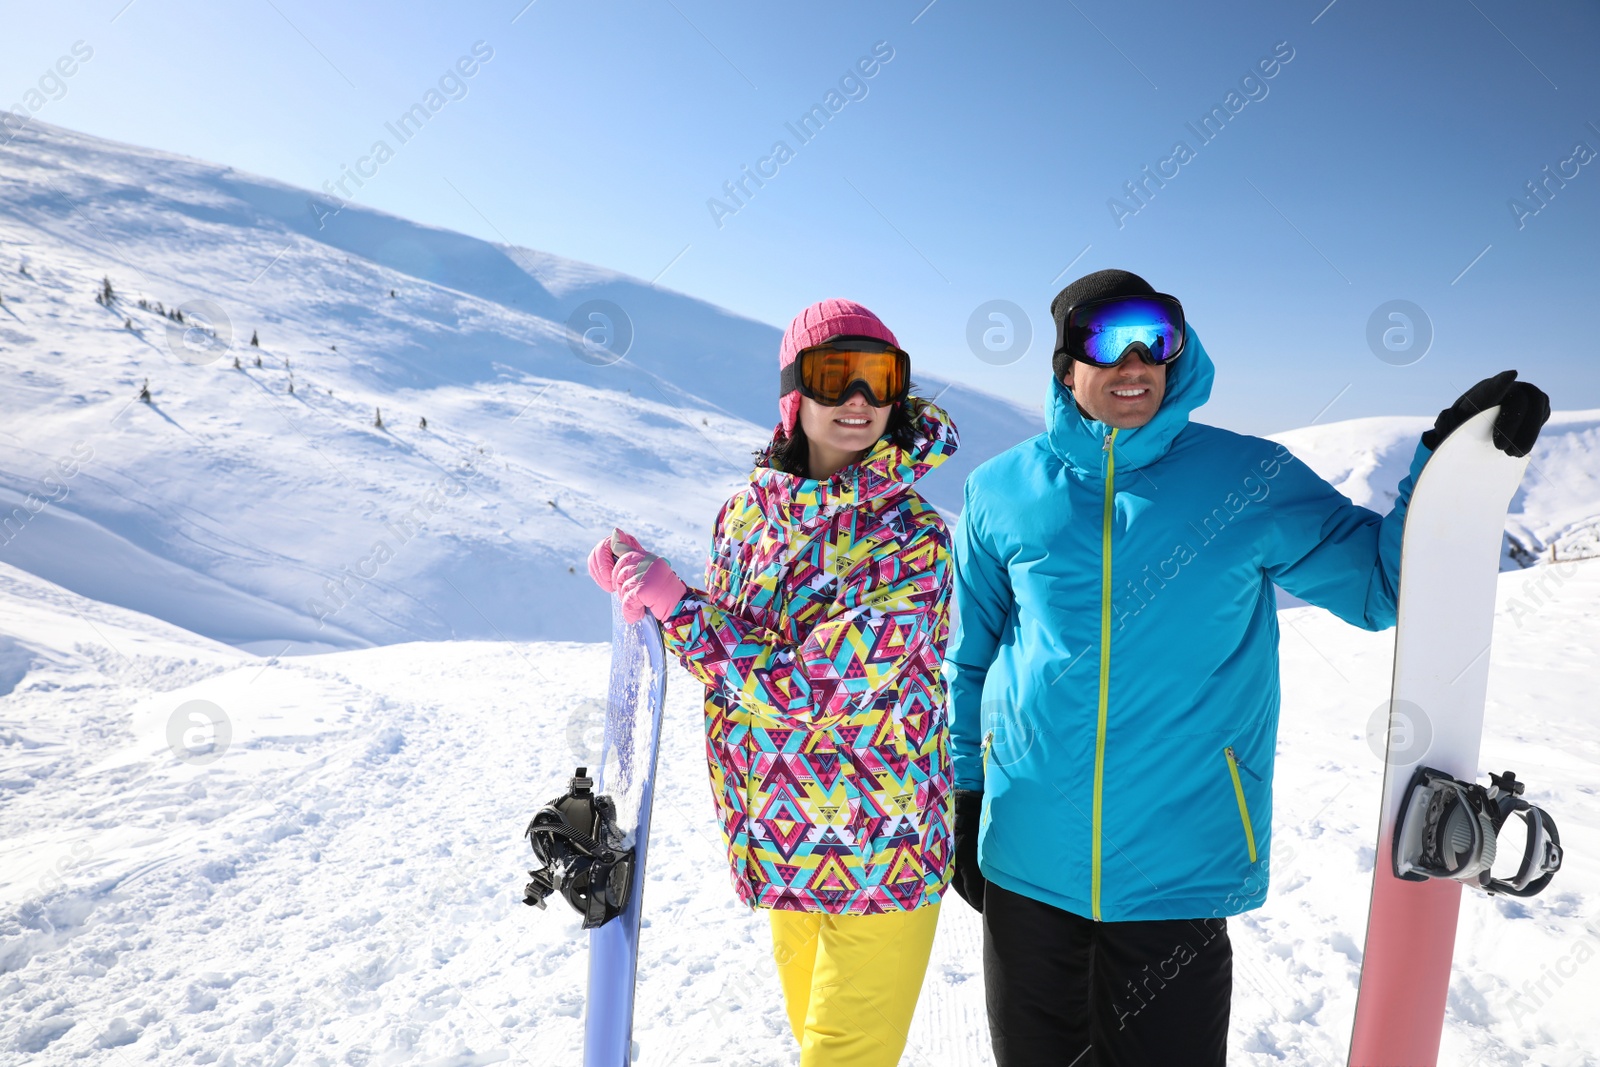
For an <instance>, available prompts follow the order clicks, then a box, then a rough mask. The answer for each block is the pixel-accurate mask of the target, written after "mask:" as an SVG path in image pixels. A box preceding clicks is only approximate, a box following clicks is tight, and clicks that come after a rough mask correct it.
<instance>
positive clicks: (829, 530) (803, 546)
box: [589, 300, 957, 1067]
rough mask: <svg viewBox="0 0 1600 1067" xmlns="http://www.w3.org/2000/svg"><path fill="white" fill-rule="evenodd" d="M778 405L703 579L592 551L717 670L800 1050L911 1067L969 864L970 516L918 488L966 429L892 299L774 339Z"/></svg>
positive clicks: (727, 738)
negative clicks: (962, 673) (949, 911)
mask: <svg viewBox="0 0 1600 1067" xmlns="http://www.w3.org/2000/svg"><path fill="white" fill-rule="evenodd" d="M778 366H779V371H780V381H781V398H780V400H779V403H778V407H779V413H780V421H779V425H778V428H777V431H776V433H775V434H774V436H773V439H772V442H771V444H770V445H768V446H767V448H766V449H764V450H763V451H761V452H760V453H758V454H757V457H756V465H755V469H754V471H752V472H751V475H750V485H749V487H748V488H745V489H741V490H740V491H739V492H737V493H735V494H734V496H733V498H732V499H730V500H729V501H728V502H727V503H726V504H725V505H723V508H722V511H721V513H720V514H719V515H718V516H717V522H716V528H715V533H714V537H713V541H712V552H711V561H710V565H709V566H708V568H707V572H706V590H705V591H704V592H701V591H700V590H697V589H692V588H689V587H687V586H685V585H684V583H683V581H682V580H681V579H680V578H678V576H677V575H676V574H674V573H673V571H672V568H671V566H670V565H669V564H668V563H667V562H666V561H665V560H663V559H661V558H659V557H657V556H654V555H651V554H650V553H648V552H646V551H645V550H644V549H643V548H642V547H641V546H640V545H639V544H638V542H637V541H635V540H633V539H632V538H631V537H628V536H627V535H626V534H622V533H621V532H620V531H619V532H618V534H617V538H618V542H619V543H620V544H621V545H623V546H625V548H626V551H624V552H622V554H621V556H620V558H617V556H616V555H615V554H614V553H613V550H612V547H611V546H612V542H611V540H610V539H607V540H606V541H602V542H601V543H600V544H599V545H597V546H596V547H595V549H594V552H593V553H592V554H591V555H590V557H589V573H590V574H591V575H592V576H593V577H594V580H595V581H596V583H598V584H599V585H600V587H601V588H603V589H606V590H607V591H610V590H612V589H613V588H615V590H616V592H617V593H618V595H619V596H621V598H622V607H623V611H624V614H625V616H626V617H629V618H634V619H637V618H640V617H642V616H643V613H644V612H645V611H649V612H650V613H651V614H652V615H654V616H655V617H656V619H658V620H659V621H660V622H661V631H662V636H663V638H664V639H665V641H666V646H667V648H668V649H669V650H671V651H672V652H673V653H674V654H676V655H677V657H678V658H679V659H680V660H682V662H683V665H684V667H685V668H687V669H688V671H689V672H690V673H691V674H693V675H694V676H695V677H696V678H698V679H699V680H700V681H701V682H703V683H704V684H705V686H706V704H705V711H706V753H707V758H708V762H709V764H710V771H711V790H712V795H713V796H714V798H715V800H716V803H717V808H718V813H719V815H720V816H721V819H722V830H723V836H724V838H725V840H726V842H727V848H728V859H729V862H730V863H731V865H732V868H733V883H734V887H735V888H736V889H737V890H738V893H739V898H740V899H741V900H743V901H744V902H745V903H746V904H748V905H750V906H751V907H756V908H765V909H768V910H769V911H770V914H771V917H772V941H773V954H774V957H775V959H776V960H777V964H778V977H779V982H780V984H781V985H782V987H783V995H784V1001H785V1006H786V1008H787V1012H788V1016H789V1025H790V1027H791V1028H792V1029H793V1031H794V1035H795V1038H796V1040H797V1041H799V1043H800V1047H801V1054H800V1063H801V1064H802V1065H803V1067H846V1065H848V1067H880V1065H881V1067H893V1065H894V1064H896V1063H898V1062H899V1059H900V1053H901V1051H902V1050H903V1049H904V1047H905V1043H906V1033H907V1030H908V1029H909V1027H910V1024H911V1017H912V1014H913V1012H914V1011H915V1010H916V1006H917V994H918V992H919V990H920V989H921V986H922V977H923V973H924V972H925V971H926V969H927V965H928V954H929V951H930V949H931V947H932V945H933V934H934V927H935V924H936V923H937V921H938V913H939V898H940V895H941V894H942V893H943V892H944V888H945V886H946V884H947V883H948V881H949V866H950V849H951V846H950V818H951V813H950V803H951V801H950V758H949V744H948V724H947V720H946V717H945V690H944V683H943V680H942V678H941V676H940V673H939V668H940V664H941V663H942V661H943V658H944V649H945V641H946V634H947V628H948V627H947V614H948V605H949V598H950V589H951V557H950V535H949V532H948V530H947V529H946V527H945V524H944V521H943V520H942V519H941V518H940V517H939V514H938V512H936V511H935V510H934V509H933V507H932V506H930V505H929V504H927V503H926V502H925V501H924V500H923V499H922V498H921V497H920V496H919V495H918V494H917V492H916V490H915V489H914V488H913V487H912V486H913V483H915V482H916V480H917V479H918V478H920V477H921V476H922V475H924V474H926V473H927V472H928V471H930V470H932V469H933V468H935V467H937V466H938V465H939V464H941V463H943V462H944V461H945V460H946V459H947V458H948V457H949V456H950V455H951V453H953V452H954V451H955V449H956V444H957V439H956V430H955V426H954V425H953V424H952V423H951V422H950V419H949V417H948V416H947V415H946V414H945V413H944V412H943V411H941V410H940V409H939V408H937V407H935V406H934V405H933V404H932V403H929V402H928V401H926V400H922V399H920V398H917V397H913V396H911V395H910V392H909V388H910V369H911V368H910V359H909V357H907V356H906V354H905V353H904V352H903V351H901V349H900V348H899V347H898V345H897V343H896V341H895V337H894V334H892V333H890V332H889V329H888V327H886V326H884V324H883V323H882V322H881V321H879V319H878V317H877V316H876V315H874V314H873V313H872V312H870V311H868V310H867V309H866V308H864V307H862V306H861V305H860V304H856V303H852V302H850V301H848V300H824V301H822V302H821V303H818V304H814V305H812V306H811V307H809V308H807V309H806V310H805V311H803V312H801V313H800V315H799V316H797V317H796V318H795V320H794V321H793V322H792V323H790V324H789V329H788V330H787V331H786V332H785V333H784V335H783V344H782V346H781V347H780V349H779V352H778Z"/></svg>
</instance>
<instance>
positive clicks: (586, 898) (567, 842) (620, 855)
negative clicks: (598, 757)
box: [522, 767, 634, 930]
mask: <svg viewBox="0 0 1600 1067" xmlns="http://www.w3.org/2000/svg"><path fill="white" fill-rule="evenodd" d="M524 836H525V837H527V838H528V839H529V841H530V842H532V844H533V854H534V856H535V857H536V858H537V859H538V860H539V861H540V862H541V863H542V864H543V865H544V866H542V867H541V868H539V869H538V870H534V871H529V872H528V874H529V875H530V876H531V877H532V878H533V881H531V882H529V883H528V886H527V889H526V890H525V892H524V895H523V900H522V902H523V903H524V904H529V905H533V906H535V907H539V908H543V907H544V902H545V899H546V898H547V897H550V896H551V895H553V894H554V893H556V892H560V893H561V895H562V896H564V897H566V898H567V903H568V904H571V905H572V907H573V908H574V909H575V910H576V911H577V912H578V914H579V915H582V916H583V928H584V929H585V930H592V929H594V928H595V927H597V926H601V925H604V924H605V923H606V922H608V921H610V920H611V919H613V918H615V917H616V916H618V915H620V914H622V910H623V909H624V908H626V907H627V906H628V896H629V894H630V893H631V892H632V890H633V857H634V853H633V849H632V848H626V847H624V846H623V841H624V837H623V834H622V831H621V830H620V829H618V828H617V806H616V803H615V802H614V801H613V800H612V799H611V798H610V797H608V796H596V795H595V793H594V779H592V778H590V777H589V776H588V768H587V767H579V768H578V772H577V773H576V774H574V775H573V776H572V781H571V783H570V784H569V785H568V787H567V792H566V793H565V794H564V795H562V796H559V797H556V798H555V799H554V800H552V801H551V802H550V803H548V804H546V805H545V806H544V807H542V808H540V809H539V811H538V812H537V813H536V814H535V815H534V816H533V821H532V822H530V823H528V829H527V831H526V833H525V834H524Z"/></svg>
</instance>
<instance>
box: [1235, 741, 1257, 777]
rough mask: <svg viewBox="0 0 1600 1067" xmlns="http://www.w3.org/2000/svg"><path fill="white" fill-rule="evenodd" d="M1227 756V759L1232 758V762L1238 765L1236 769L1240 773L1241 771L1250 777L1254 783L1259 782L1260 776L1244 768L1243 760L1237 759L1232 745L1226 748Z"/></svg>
mask: <svg viewBox="0 0 1600 1067" xmlns="http://www.w3.org/2000/svg"><path fill="white" fill-rule="evenodd" d="M1228 755H1229V757H1231V758H1232V760H1233V762H1234V763H1235V764H1237V765H1238V767H1239V769H1240V770H1241V771H1243V772H1244V773H1246V774H1248V775H1249V776H1250V777H1252V778H1254V779H1255V780H1256V781H1258V782H1259V781H1261V776H1260V775H1259V774H1257V773H1256V772H1255V771H1252V770H1251V769H1250V768H1249V767H1246V766H1245V764H1244V760H1242V759H1240V758H1239V754H1238V753H1237V752H1235V751H1234V750H1233V746H1232V745H1229V746H1228Z"/></svg>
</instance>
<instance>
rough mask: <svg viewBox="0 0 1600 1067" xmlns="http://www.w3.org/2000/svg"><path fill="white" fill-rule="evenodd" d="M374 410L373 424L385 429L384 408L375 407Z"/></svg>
mask: <svg viewBox="0 0 1600 1067" xmlns="http://www.w3.org/2000/svg"><path fill="white" fill-rule="evenodd" d="M372 412H373V414H372V425H374V426H376V427H377V428H378V429H380V430H381V429H383V409H382V408H373V409H372Z"/></svg>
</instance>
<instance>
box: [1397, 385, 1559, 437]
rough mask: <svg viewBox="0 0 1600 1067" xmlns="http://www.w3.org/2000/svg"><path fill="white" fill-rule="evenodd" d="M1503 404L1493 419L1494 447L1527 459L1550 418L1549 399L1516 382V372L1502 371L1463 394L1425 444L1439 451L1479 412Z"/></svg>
mask: <svg viewBox="0 0 1600 1067" xmlns="http://www.w3.org/2000/svg"><path fill="white" fill-rule="evenodd" d="M1496 404H1499V405H1500V414H1498V415H1496V416H1495V418H1494V435H1493V439H1494V444H1495V447H1496V448H1498V449H1499V450H1500V451H1502V452H1504V453H1505V454H1506V455H1508V456H1526V455H1527V454H1528V453H1529V452H1532V451H1533V443H1534V442H1535V441H1537V440H1538V439H1539V428H1540V427H1542V426H1543V425H1544V424H1545V420H1546V419H1548V418H1550V398H1549V397H1548V396H1545V395H1544V391H1543V390H1542V389H1540V388H1539V387H1538V386H1536V385H1533V384H1531V383H1529V382H1519V381H1517V372H1516V371H1514V370H1503V371H1501V372H1500V373H1499V374H1496V375H1495V376H1494V377H1493V378H1485V379H1484V380H1483V381H1481V382H1479V383H1478V384H1477V385H1474V386H1473V387H1472V388H1471V389H1468V390H1467V391H1466V392H1465V393H1462V394H1461V399H1460V400H1457V401H1456V402H1455V403H1454V404H1452V405H1450V406H1449V407H1447V408H1445V409H1444V410H1443V411H1441V412H1439V418H1438V421H1436V422H1435V423H1434V424H1433V429H1431V430H1429V431H1428V432H1427V433H1425V434H1423V435H1422V443H1423V444H1425V445H1427V446H1428V449H1429V450H1430V451H1436V450H1437V449H1438V447H1439V446H1440V445H1442V444H1443V443H1444V439H1445V438H1446V437H1449V436H1450V435H1451V434H1452V433H1453V432H1455V429H1456V427H1458V426H1460V425H1461V424H1462V423H1464V422H1466V421H1467V420H1468V419H1470V418H1472V416H1474V415H1476V414H1478V412H1480V411H1485V410H1487V409H1489V408H1492V407H1494V406H1495V405H1496Z"/></svg>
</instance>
